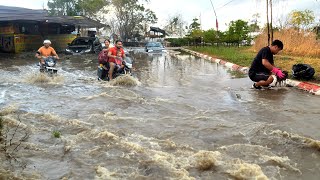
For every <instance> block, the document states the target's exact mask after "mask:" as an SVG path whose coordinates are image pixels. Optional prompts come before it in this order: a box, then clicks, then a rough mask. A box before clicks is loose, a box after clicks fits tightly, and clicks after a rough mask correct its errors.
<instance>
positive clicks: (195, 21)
mask: <svg viewBox="0 0 320 180" xmlns="http://www.w3.org/2000/svg"><path fill="white" fill-rule="evenodd" d="M198 21H199V19H198V18H194V19H192V23H191V24H190V26H189V29H190V31H193V30H200V23H199V22H198Z"/></svg>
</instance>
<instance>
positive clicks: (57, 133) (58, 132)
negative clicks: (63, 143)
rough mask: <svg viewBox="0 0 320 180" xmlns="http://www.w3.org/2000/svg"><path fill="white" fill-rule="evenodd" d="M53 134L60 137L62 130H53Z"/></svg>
mask: <svg viewBox="0 0 320 180" xmlns="http://www.w3.org/2000/svg"><path fill="white" fill-rule="evenodd" d="M52 136H53V137H55V138H60V137H61V132H60V131H57V130H55V131H53V132H52Z"/></svg>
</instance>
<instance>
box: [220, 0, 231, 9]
mask: <svg viewBox="0 0 320 180" xmlns="http://www.w3.org/2000/svg"><path fill="white" fill-rule="evenodd" d="M233 1H234V0H231V1H229V2H227V3H226V4H224V5H222V6H220V7H219V8H218V9H221V8H223V7H225V6H227V5H228V4H230V3H232V2H233ZM218 9H217V10H218Z"/></svg>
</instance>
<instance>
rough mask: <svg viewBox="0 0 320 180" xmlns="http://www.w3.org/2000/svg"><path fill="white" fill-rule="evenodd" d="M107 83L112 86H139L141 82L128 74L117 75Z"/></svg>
mask: <svg viewBox="0 0 320 180" xmlns="http://www.w3.org/2000/svg"><path fill="white" fill-rule="evenodd" d="M109 83H110V85H112V86H139V85H140V84H141V83H140V82H139V81H138V79H136V78H134V77H133V76H130V75H123V76H118V77H117V78H115V79H113V80H111V81H110V82H109Z"/></svg>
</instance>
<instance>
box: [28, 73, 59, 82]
mask: <svg viewBox="0 0 320 180" xmlns="http://www.w3.org/2000/svg"><path fill="white" fill-rule="evenodd" d="M25 81H26V82H27V83H30V84H63V83H64V77H63V76H60V75H53V76H49V75H47V74H45V73H33V74H29V75H27V76H26V80H25Z"/></svg>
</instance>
